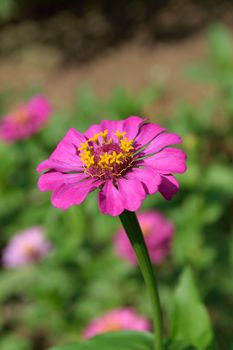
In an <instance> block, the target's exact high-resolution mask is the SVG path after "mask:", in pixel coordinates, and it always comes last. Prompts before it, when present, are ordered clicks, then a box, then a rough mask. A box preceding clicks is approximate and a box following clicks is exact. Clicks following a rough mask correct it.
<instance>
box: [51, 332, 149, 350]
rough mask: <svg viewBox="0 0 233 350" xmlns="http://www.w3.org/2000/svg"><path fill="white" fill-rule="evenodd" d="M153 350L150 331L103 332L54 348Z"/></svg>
mask: <svg viewBox="0 0 233 350" xmlns="http://www.w3.org/2000/svg"><path fill="white" fill-rule="evenodd" d="M97 349H103V350H119V349H122V350H132V349H134V350H152V349H153V336H152V335H151V334H149V333H143V332H133V331H121V332H114V333H107V334H102V335H100V336H96V337H94V338H91V339H90V340H89V341H86V342H80V343H79V344H72V345H65V346H58V347H55V348H53V349H52V350H97Z"/></svg>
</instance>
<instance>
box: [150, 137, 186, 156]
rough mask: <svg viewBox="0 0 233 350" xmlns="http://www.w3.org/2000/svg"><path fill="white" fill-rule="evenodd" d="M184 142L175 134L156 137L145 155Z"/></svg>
mask: <svg viewBox="0 0 233 350" xmlns="http://www.w3.org/2000/svg"><path fill="white" fill-rule="evenodd" d="M181 142H182V139H181V137H180V136H179V135H177V134H174V133H167V132H165V133H162V134H159V135H158V136H157V137H155V138H154V139H153V140H152V141H151V143H150V144H149V146H148V147H147V148H146V149H145V153H146V154H149V153H155V152H159V151H160V150H162V149H163V148H164V147H167V146H169V145H176V144H179V143H181Z"/></svg>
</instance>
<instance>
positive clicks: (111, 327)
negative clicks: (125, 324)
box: [103, 321, 122, 332]
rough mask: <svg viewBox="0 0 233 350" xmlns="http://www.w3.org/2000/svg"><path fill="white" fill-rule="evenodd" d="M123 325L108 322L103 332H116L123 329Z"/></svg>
mask: <svg viewBox="0 0 233 350" xmlns="http://www.w3.org/2000/svg"><path fill="white" fill-rule="evenodd" d="M121 328H122V327H121V325H120V323H119V322H116V321H108V322H106V324H105V325H104V327H103V332H115V331H119V330H120V329H121Z"/></svg>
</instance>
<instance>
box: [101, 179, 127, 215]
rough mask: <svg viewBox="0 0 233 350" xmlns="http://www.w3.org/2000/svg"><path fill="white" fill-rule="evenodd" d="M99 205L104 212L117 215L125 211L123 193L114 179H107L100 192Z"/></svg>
mask: <svg viewBox="0 0 233 350" xmlns="http://www.w3.org/2000/svg"><path fill="white" fill-rule="evenodd" d="M98 205H99V209H100V211H101V212H102V213H103V214H109V215H112V216H117V215H120V214H121V213H122V212H123V211H124V209H125V208H124V204H123V198H122V195H121V193H120V192H119V191H118V189H117V188H116V187H115V186H114V185H113V183H112V181H107V182H106V183H105V185H104V187H103V188H102V190H101V191H100V192H99V194H98Z"/></svg>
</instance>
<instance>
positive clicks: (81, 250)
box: [0, 0, 233, 350]
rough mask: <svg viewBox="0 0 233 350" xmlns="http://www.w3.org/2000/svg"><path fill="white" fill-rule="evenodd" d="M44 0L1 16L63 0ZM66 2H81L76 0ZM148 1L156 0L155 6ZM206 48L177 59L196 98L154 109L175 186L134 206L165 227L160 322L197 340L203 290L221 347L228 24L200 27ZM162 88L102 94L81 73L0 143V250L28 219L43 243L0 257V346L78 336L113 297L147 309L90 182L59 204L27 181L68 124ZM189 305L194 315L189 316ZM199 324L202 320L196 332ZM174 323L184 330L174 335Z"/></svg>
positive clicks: (228, 237)
mask: <svg viewBox="0 0 233 350" xmlns="http://www.w3.org/2000/svg"><path fill="white" fill-rule="evenodd" d="M45 3H46V4H45ZM47 3H48V2H46V1H35V2H30V1H26V0H24V1H23V0H22V1H19V0H18V1H17V0H1V1H0V20H1V24H2V25H3V26H5V25H6V23H7V22H8V21H19V18H21V17H23V16H24V13H25V9H27V11H28V13H29V12H30V13H34V14H35V13H37V14H38V13H43V9H45V8H46V9H47V10H46V11H52V9H53V10H54V6H55V10H56V11H57V10H58V9H59V8H61V7H62V6H64V4H63V2H62V1H58V2H55V1H54V2H52V1H50V2H49V3H50V6H49V7H47ZM72 3H73V6H74V7H76V8H77V13H80V12H79V11H78V9H80V7H82V6H83V2H82V1H78V2H75V1H73V2H72ZM76 3H78V5H77V4H76ZM94 3H95V2H93V4H94ZM120 3H121V2H120ZM132 3H134V4H135V3H136V2H132ZM159 3H161V2H158V3H157V2H156V4H157V6H158V7H159ZM166 3H167V4H168V3H171V2H166ZM190 3H192V2H190ZM206 3H207V2H203V5H199V6H204V5H205V6H206ZM223 3H224V4H225V2H223ZM93 4H92V5H93ZM100 4H101V5H100V6H102V7H101V8H106V6H107V5H106V2H105V1H102V2H100ZM137 4H141V2H140V1H138V2H137ZM217 4H218V2H216V6H217ZM114 6H116V5H114ZM135 6H136V5H135ZM138 6H139V5H138ZM151 6H152V5H151ZM161 7H162V4H161ZM50 8H51V10H49V9H50ZM139 8H140V7H139ZM207 8H208V9H209V7H207ZM55 10H54V11H55ZM38 11H39V12H38ZM40 11H41V12H40ZM81 13H82V11H81ZM113 13H116V12H114V11H113ZM152 22H153V21H152ZM152 22H151V23H152ZM206 48H207V55H206V58H205V59H203V62H201V61H200V62H190V65H189V66H188V67H184V69H183V70H184V74H185V76H186V78H187V79H189V81H190V84H195V83H196V82H197V81H198V83H200V84H203V85H206V86H210V87H211V93H210V94H208V96H206V97H205V98H204V99H202V101H200V102H198V103H196V104H192V103H190V102H189V101H187V100H185V99H183V100H182V101H177V103H176V108H175V110H174V113H173V115H172V117H170V116H167V115H162V116H161V117H160V118H158V117H156V116H155V117H154V119H153V121H155V122H161V123H163V124H165V125H166V126H167V127H168V129H169V130H170V131H172V132H177V133H179V134H181V135H182V137H183V146H182V147H183V148H184V149H185V151H186V152H187V154H188V171H187V172H186V174H184V175H182V176H180V177H179V181H180V188H181V189H180V192H179V194H178V195H177V196H176V197H175V198H174V199H173V200H172V201H171V202H166V201H165V200H164V199H162V198H161V196H160V195H154V196H150V197H149V198H148V199H147V200H146V201H145V203H144V204H143V209H149V208H154V209H159V210H161V211H162V212H163V213H164V214H165V215H166V216H167V217H168V218H170V219H171V220H172V221H173V222H174V224H175V229H176V233H175V237H174V242H173V246H172V252H171V256H170V257H169V258H168V259H167V260H166V261H165V262H164V263H163V264H161V265H160V266H158V267H156V271H157V275H158V278H159V283H160V289H161V298H162V304H163V309H164V311H165V326H166V331H167V333H168V332H170V331H171V333H172V334H173V337H174V338H175V339H177V341H178V342H179V341H181V343H182V341H184V342H185V341H190V342H192V343H193V345H195V346H196V347H197V349H206V346H207V345H208V344H209V339H211V337H212V335H211V331H210V326H209V323H208V317H207V315H206V309H205V308H204V306H203V305H202V304H201V302H200V300H201V299H202V300H204V302H205V305H206V306H207V308H208V311H209V314H210V317H211V322H212V324H213V329H214V333H215V343H216V348H218V349H231V347H232V334H233V320H232V307H233V302H232V293H233V282H232V277H233V276H232V271H233V238H232V233H233V221H232V211H233V186H232V178H233V170H232V160H233V138H232V131H233V39H232V33H231V32H230V31H229V30H228V29H227V27H225V26H224V25H223V24H220V23H218V24H215V25H211V26H209V27H208V30H207V32H206ZM167 88H168V87H167V86H166V84H160V83H157V82H155V83H153V84H151V85H150V86H148V87H147V88H144V89H142V91H140V92H139V93H138V94H134V93H131V92H129V91H128V90H127V89H126V88H124V87H118V88H115V89H114V90H113V91H111V92H110V94H109V97H106V98H99V97H97V95H96V94H95V91H93V89H91V88H90V87H88V86H85V84H84V86H83V88H81V89H79V91H78V92H77V96H76V99H75V103H74V104H73V106H72V108H70V109H68V108H67V110H66V109H65V108H63V109H60V110H59V109H56V110H55V111H54V115H53V117H52V118H51V120H50V122H49V124H48V125H47V126H46V127H45V128H44V129H43V130H42V131H41V132H40V133H39V134H38V135H35V136H33V137H32V138H30V139H28V140H25V141H19V142H17V143H15V144H4V143H3V142H2V143H0V159H1V166H0V197H1V201H0V251H1V252H2V251H3V249H4V247H5V246H6V245H7V242H8V241H9V239H10V238H11V237H12V236H13V235H14V234H15V233H17V232H18V231H20V230H23V229H25V228H28V227H30V226H35V225H42V226H43V227H44V228H45V230H46V236H47V237H48V238H49V239H50V240H51V242H52V243H53V246H54V248H53V252H52V254H51V255H49V256H48V257H47V258H45V259H44V260H43V261H42V262H41V263H39V264H37V265H33V266H28V267H26V268H18V269H13V270H7V269H4V268H3V267H1V270H0V350H16V349H17V350H43V349H46V348H47V347H48V346H51V345H54V344H61V343H67V342H74V341H77V339H79V337H80V334H81V332H82V331H83V329H84V327H85V326H86V325H87V324H88V323H89V322H90V320H91V319H93V318H94V317H96V316H99V315H101V314H102V313H104V312H105V311H106V310H108V309H112V308H115V307H119V306H132V307H134V308H136V309H137V311H138V312H139V313H141V314H142V315H145V316H147V317H150V305H149V303H148V302H147V296H146V292H145V291H144V288H143V287H142V279H141V275H140V273H139V272H138V270H137V269H135V268H133V267H131V266H130V265H128V264H127V263H126V262H124V261H122V260H120V259H119V258H118V257H117V256H116V255H115V253H114V250H113V237H114V234H115V231H116V229H117V228H118V225H119V222H118V219H117V218H112V217H107V216H106V217H105V216H103V215H101V214H100V213H99V212H98V209H97V202H96V193H93V194H91V195H90V196H89V197H88V198H87V200H86V201H85V203H84V204H83V205H82V206H80V207H73V208H70V209H69V210H68V211H67V212H61V211H59V210H57V209H55V208H53V207H52V205H51V203H50V200H49V194H47V193H40V192H39V190H38V188H37V184H36V183H37V179H38V175H37V174H36V171H35V168H36V166H37V164H38V163H39V162H40V161H42V160H43V159H46V158H47V157H48V155H49V154H50V153H51V151H52V150H53V149H54V148H55V146H56V144H57V142H58V141H59V140H60V139H61V138H62V137H63V136H64V134H65V132H66V130H67V129H69V128H70V127H75V128H77V129H78V130H80V131H84V130H85V129H86V128H87V127H88V126H89V125H90V124H91V123H97V122H99V121H100V120H101V119H104V118H108V119H111V118H113V119H114V118H115V119H116V118H120V119H121V118H125V117H127V116H129V115H141V116H144V115H145V111H147V110H148V108H149V107H150V105H151V104H153V105H156V104H159V103H160V102H161V101H162V100H163V98H164V96H165V95H166V91H167ZM38 90H39V88H38ZM38 90H37V88H36V89H35V88H34V87H32V88H31V89H25V90H23V91H22V89H21V90H19V89H15V88H14V89H11V90H10V91H9V90H2V91H0V114H1V115H4V114H5V113H6V112H7V110H8V108H9V107H10V106H11V104H12V103H13V102H15V101H20V100H22V99H26V98H28V97H29V96H31V95H33V94H34V93H35V92H36V91H38ZM187 266H189V268H188V267H187ZM191 270H192V271H193V273H192V272H191ZM180 276H181V277H180ZM194 281H195V282H194ZM198 290H199V292H198ZM199 294H200V295H199ZM191 316H192V317H193V319H194V321H193V322H194V323H193V324H192V322H191V320H189V319H188V318H189V317H191ZM174 319H175V320H176V322H174ZM198 324H200V329H202V330H203V329H204V332H205V337H204V338H203V334H201V331H200V332H199V329H198V327H197V325H198ZM187 325H190V326H187ZM189 327H190V328H189ZM184 329H186V330H187V334H183V337H184V339H182V336H181V338H180V334H181V333H182V330H184ZM203 339H204V340H203ZM206 339H207V340H206Z"/></svg>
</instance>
